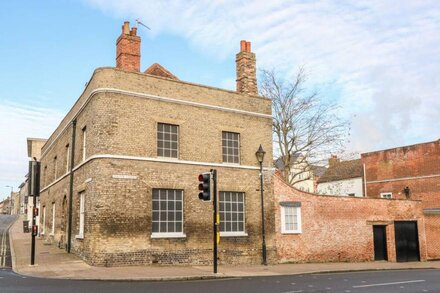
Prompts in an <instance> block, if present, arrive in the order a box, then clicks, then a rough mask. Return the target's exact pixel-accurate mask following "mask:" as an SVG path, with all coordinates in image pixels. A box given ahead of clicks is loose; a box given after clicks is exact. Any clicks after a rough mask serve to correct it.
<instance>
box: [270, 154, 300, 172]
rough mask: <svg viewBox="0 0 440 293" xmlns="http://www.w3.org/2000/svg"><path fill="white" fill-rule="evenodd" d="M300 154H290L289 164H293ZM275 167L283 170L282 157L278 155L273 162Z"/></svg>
mask: <svg viewBox="0 0 440 293" xmlns="http://www.w3.org/2000/svg"><path fill="white" fill-rule="evenodd" d="M299 156H300V154H299V153H293V154H292V155H291V156H290V164H292V165H293V164H295V162H296V160H298V158H299ZM274 165H275V168H277V169H278V170H283V169H284V161H283V158H282V157H279V158H278V159H276V161H275V163H274Z"/></svg>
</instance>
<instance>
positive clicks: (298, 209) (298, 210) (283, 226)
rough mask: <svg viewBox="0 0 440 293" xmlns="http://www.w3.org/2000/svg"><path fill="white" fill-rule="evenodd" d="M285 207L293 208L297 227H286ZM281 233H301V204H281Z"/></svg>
mask: <svg viewBox="0 0 440 293" xmlns="http://www.w3.org/2000/svg"><path fill="white" fill-rule="evenodd" d="M286 209H295V210H296V215H297V226H298V229H292V230H289V229H286ZM281 233H282V234H301V233H302V221H301V206H297V207H295V206H290V205H281Z"/></svg>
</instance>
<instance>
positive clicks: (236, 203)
mask: <svg viewBox="0 0 440 293" xmlns="http://www.w3.org/2000/svg"><path fill="white" fill-rule="evenodd" d="M219 203H220V235H221V236H243V235H246V233H245V206H244V193H243V192H232V191H222V192H220V201H219Z"/></svg>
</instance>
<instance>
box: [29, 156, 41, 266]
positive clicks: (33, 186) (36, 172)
mask: <svg viewBox="0 0 440 293" xmlns="http://www.w3.org/2000/svg"><path fill="white" fill-rule="evenodd" d="M28 182H29V183H28V184H29V185H28V195H29V196H30V195H32V201H33V202H32V204H33V208H32V242H31V265H34V264H35V237H36V236H37V234H38V226H37V215H38V210H37V196H40V162H37V161H30V162H29V181H28Z"/></svg>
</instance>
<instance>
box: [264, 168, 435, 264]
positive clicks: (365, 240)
mask: <svg viewBox="0 0 440 293" xmlns="http://www.w3.org/2000/svg"><path fill="white" fill-rule="evenodd" d="M273 182H274V191H275V200H276V204H275V210H274V214H275V222H276V243H277V255H278V259H279V261H280V262H298V263H303V262H341V261H342V262H345V261H347V262H358V261H373V260H388V261H417V260H426V259H427V253H426V242H425V229H424V224H423V223H424V218H423V212H422V202H421V201H420V200H407V199H396V200H387V199H379V198H378V199H376V198H365V197H348V196H337V195H335V196H332V195H318V194H312V193H307V192H303V191H300V190H298V189H296V188H293V187H292V186H290V185H288V184H286V183H285V182H284V181H283V180H282V179H281V176H278V175H276V176H275V177H274V179H273ZM408 228H409V229H408ZM402 232H403V233H402ZM408 232H409V233H408ZM402 243H403V245H402Z"/></svg>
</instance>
